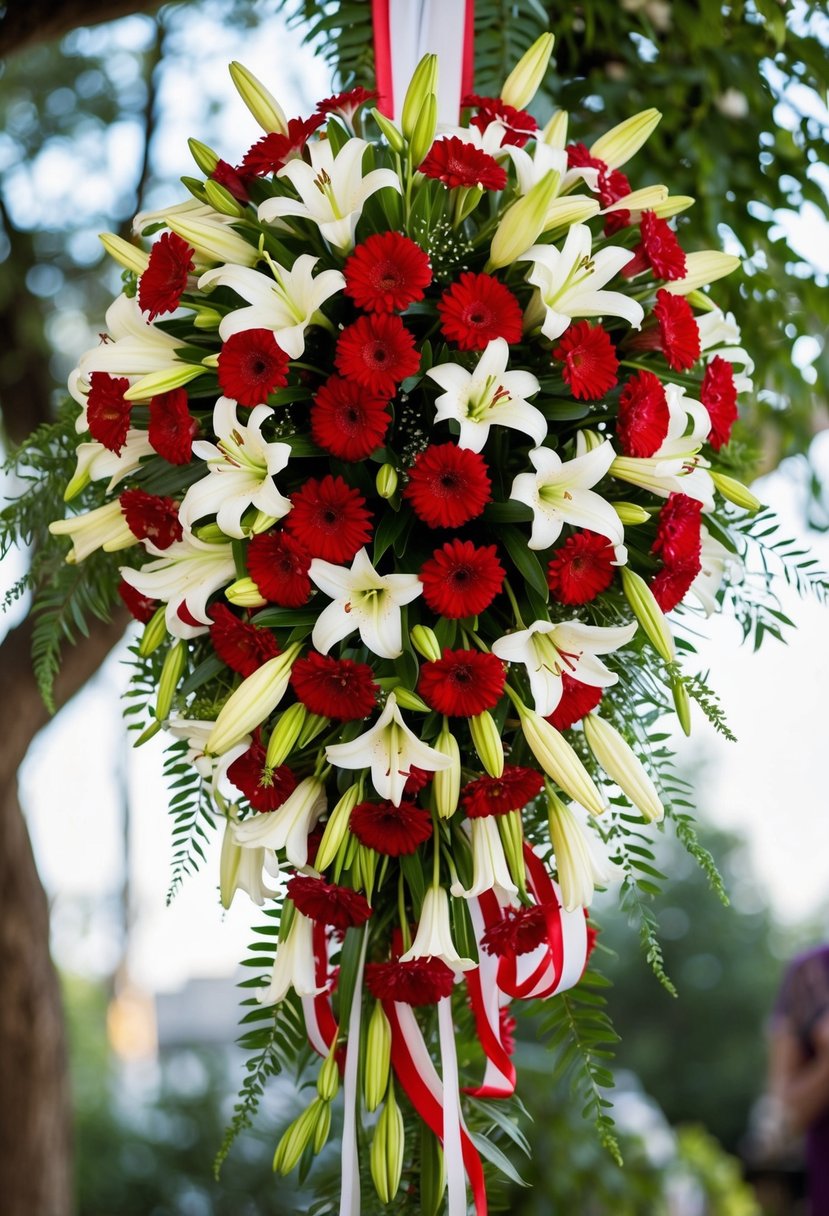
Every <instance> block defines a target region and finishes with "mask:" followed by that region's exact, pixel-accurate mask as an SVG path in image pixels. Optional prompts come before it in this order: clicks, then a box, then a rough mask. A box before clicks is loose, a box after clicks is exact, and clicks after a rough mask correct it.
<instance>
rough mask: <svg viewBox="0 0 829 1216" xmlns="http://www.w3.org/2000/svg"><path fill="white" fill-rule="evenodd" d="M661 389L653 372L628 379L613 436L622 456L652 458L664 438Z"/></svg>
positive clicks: (665, 416) (664, 407) (665, 402)
mask: <svg viewBox="0 0 829 1216" xmlns="http://www.w3.org/2000/svg"><path fill="white" fill-rule="evenodd" d="M669 422H670V411H669V409H668V399H667V397H666V396H665V387H664V385H663V384H662V381H661V380H660V379H659V377H658V376H655V375H654V374H653V372H637V373H636V375H634V376H631V378H630V380H628V382H627V384H626V385H625V387H624V388H623V389H622V392H621V396H620V397H619V417H618V420H617V422H616V435H617V437H618V439H619V443H620V444H621V445H622V451H623V452H624V454H625V455H626V456H653V454H654V452H656V451H658V449H659V447H660V446H661V444H662V442H663V440H664V439H665V436H666V435H667V434H668V423H669Z"/></svg>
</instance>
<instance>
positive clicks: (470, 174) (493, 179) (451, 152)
mask: <svg viewBox="0 0 829 1216" xmlns="http://www.w3.org/2000/svg"><path fill="white" fill-rule="evenodd" d="M419 168H420V172H421V173H423V174H425V175H426V177H435V178H437V179H438V181H441V182H443V183H444V185H446V186H448V187H449V189H450V190H457V189H458V188H459V187H461V186H481V187H482V188H483V189H484V190H503V188H504V186H506V184H507V172H506V169H502V168H501V166H500V165H499V164H498V162H497V160H495V158H494V157H493V156H490V155H489V154H488V153H487V152H482V151H481V149H480V148H476V147H475V145H474V144H468V143H465V142H464V140H462V139H458V137H457V135H451V136H449V138H448V139H438V140H436V141H435V143H433V144H432V147H431V148H430V150H429V153H428V155H427V157H426V159H425V160H424V162H423V164H422V165H420V167H419Z"/></svg>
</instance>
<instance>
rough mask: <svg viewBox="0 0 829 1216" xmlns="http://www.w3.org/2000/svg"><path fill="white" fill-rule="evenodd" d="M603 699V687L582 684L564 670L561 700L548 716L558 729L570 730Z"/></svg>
mask: <svg viewBox="0 0 829 1216" xmlns="http://www.w3.org/2000/svg"><path fill="white" fill-rule="evenodd" d="M601 699H602V689H601V688H594V686H593V685H592V684H582V682H581V680H574V679H573V677H572V676H568V674H567V672H566V671H565V672H563V673H562V676H561V700H560V701H559V703H558V705H557V706H556V707H555V709H554V710H553V712H552V713H551V714H550V715H549V717H548V718H547V721H548V722H551V723H552V725H553V726H554V727H555V728H556V730H569V729H570V727H571V726H574V725H575V724H576V722H581V720H582V718H583V717H584V716H585V714H589V713H590V711H591V710H593V709H595V708H596V706H597V705H598V704H599V702H600V701H601Z"/></svg>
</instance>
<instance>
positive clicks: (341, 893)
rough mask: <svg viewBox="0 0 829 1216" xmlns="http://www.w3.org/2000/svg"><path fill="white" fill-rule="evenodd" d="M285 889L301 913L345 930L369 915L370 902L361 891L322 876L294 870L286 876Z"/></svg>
mask: <svg viewBox="0 0 829 1216" xmlns="http://www.w3.org/2000/svg"><path fill="white" fill-rule="evenodd" d="M286 890H287V892H288V896H289V898H290V899H292V900H293V901H294V904H295V905H296V908H297V910H298V911H299V912H301V913H302V915H303V916H308V917H310V918H311V920H317V921H321V922H322V923H323V924H324V925H333V927H334V928H335V929H340V930H342V931H345V930H346V929H350V928H352V927H354V926H357V925H364V924H365V923H366V921H367V920H368V919H369V917H370V916H371V905H370V904H369V902H368V900H367V899H366V897H365V895H361V894H360V892H359V891H352V890H351V888H350V887H338V886H335V885H334V884H333V883H328V882H325V881H324V880H323V879H322V878H310V877H308V876H307V875H304V874H295V875H294V877H293V878H290V879H289V880H288V883H287V886H286Z"/></svg>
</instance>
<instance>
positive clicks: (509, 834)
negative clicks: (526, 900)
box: [496, 811, 527, 895]
mask: <svg viewBox="0 0 829 1216" xmlns="http://www.w3.org/2000/svg"><path fill="white" fill-rule="evenodd" d="M496 820H497V823H498V833H499V835H500V837H501V844H502V845H503V846H504V856H505V857H506V859H507V866H508V867H509V872H510V877H511V878H512V881H513V882H514V883H515V885H516V886H517V887H518V890H519V891H520V892H521V894H522V895H524V894H526V891H527V867H526V864H525V862H524V824H523V821H522V819H521V812H520V811H508V812H507V814H506V815H497V816H496Z"/></svg>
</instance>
